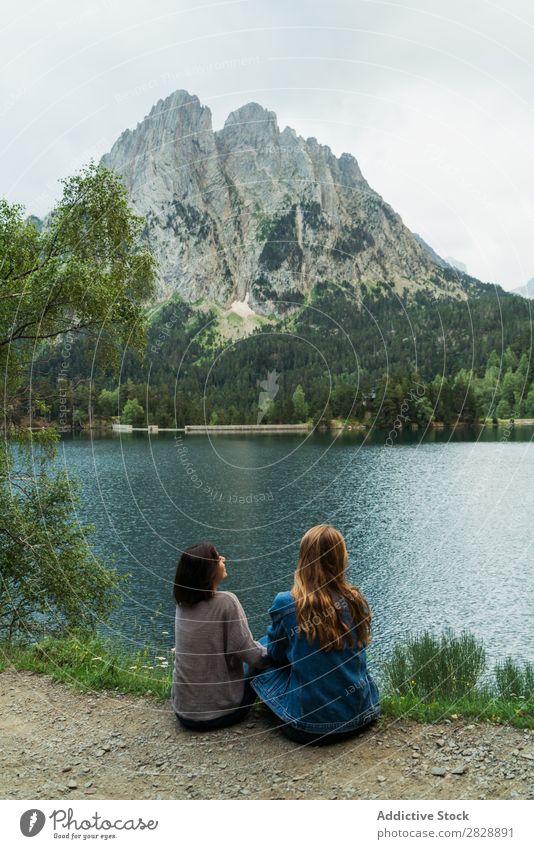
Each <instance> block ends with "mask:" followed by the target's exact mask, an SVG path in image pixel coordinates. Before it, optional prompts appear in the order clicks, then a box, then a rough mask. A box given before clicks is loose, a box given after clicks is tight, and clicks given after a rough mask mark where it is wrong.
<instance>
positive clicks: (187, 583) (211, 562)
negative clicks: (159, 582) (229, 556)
mask: <svg viewBox="0 0 534 849" xmlns="http://www.w3.org/2000/svg"><path fill="white" fill-rule="evenodd" d="M218 565H219V554H218V552H217V549H216V548H215V546H214V545H212V544H211V543H210V542H200V543H198V545H192V546H191V547H190V548H186V549H185V551H184V552H183V553H182V556H181V557H180V559H179V561H178V566H177V567H176V576H175V578H174V588H173V594H174V600H175V602H176V604H184V605H186V606H187V605H188V606H191V605H194V604H198V602H199V601H207V600H208V599H210V598H213V596H214V595H215V590H214V589H213V585H214V582H215V579H216V577H217V569H218Z"/></svg>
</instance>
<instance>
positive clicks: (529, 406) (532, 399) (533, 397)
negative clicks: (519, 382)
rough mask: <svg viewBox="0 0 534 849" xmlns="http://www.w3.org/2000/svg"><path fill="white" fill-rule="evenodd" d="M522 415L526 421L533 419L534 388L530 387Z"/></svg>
mask: <svg viewBox="0 0 534 849" xmlns="http://www.w3.org/2000/svg"><path fill="white" fill-rule="evenodd" d="M524 413H525V416H526V417H527V419H534V386H531V387H530V390H529V393H528V395H527V397H526V400H525V410H524Z"/></svg>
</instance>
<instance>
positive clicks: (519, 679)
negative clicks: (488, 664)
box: [495, 657, 534, 701]
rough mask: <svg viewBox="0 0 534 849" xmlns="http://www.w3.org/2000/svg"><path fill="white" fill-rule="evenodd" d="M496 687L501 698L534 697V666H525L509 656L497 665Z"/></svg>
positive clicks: (529, 698) (528, 699) (529, 664)
mask: <svg viewBox="0 0 534 849" xmlns="http://www.w3.org/2000/svg"><path fill="white" fill-rule="evenodd" d="M495 687H496V690H497V695H498V697H499V698H501V699H525V700H527V701H531V700H532V699H534V666H532V664H531V663H525V664H524V666H523V667H521V666H520V665H519V664H517V663H515V661H514V660H513V659H512V658H511V657H507V658H506V660H505V661H503V662H502V663H498V664H497V665H496V666H495Z"/></svg>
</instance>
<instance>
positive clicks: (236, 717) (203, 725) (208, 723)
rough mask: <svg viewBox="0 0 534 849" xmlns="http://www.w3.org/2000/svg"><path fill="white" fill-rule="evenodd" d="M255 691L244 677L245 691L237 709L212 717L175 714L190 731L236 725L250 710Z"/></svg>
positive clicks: (254, 698) (254, 699)
mask: <svg viewBox="0 0 534 849" xmlns="http://www.w3.org/2000/svg"><path fill="white" fill-rule="evenodd" d="M256 698H257V697H256V693H255V692H254V690H253V689H252V687H251V686H250V680H249V679H248V678H245V692H244V693H243V699H242V701H241V705H240V706H239V707H238V708H237V710H233V711H232V712H231V713H225V714H223V715H222V716H216V717H215V718H214V719H186V717H185V716H180V715H179V714H176V716H177V718H178V721H179V722H180V725H183V727H184V728H189V729H190V730H191V731H210V730H211V729H214V728H228V726H229V725H236V724H237V723H238V722H242V721H243V720H244V719H245V717H246V716H247V714H248V713H249V711H250V708H251V707H252V705H253V704H254V702H255V701H256Z"/></svg>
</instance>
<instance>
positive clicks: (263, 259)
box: [102, 91, 454, 313]
mask: <svg viewBox="0 0 534 849" xmlns="http://www.w3.org/2000/svg"><path fill="white" fill-rule="evenodd" d="M102 163H103V164H104V165H106V166H107V167H109V168H111V169H113V170H114V171H116V172H118V173H119V174H121V175H122V177H123V179H124V182H125V184H126V187H127V189H128V191H129V193H130V198H131V201H132V203H133V205H134V207H135V208H136V210H137V211H138V213H139V214H141V215H143V216H144V217H145V219H146V222H147V238H148V240H149V242H150V245H151V247H152V249H153V251H154V253H155V255H156V257H157V258H158V260H159V265H160V294H161V297H162V298H165V297H168V296H169V295H171V294H172V293H174V292H177V293H179V294H180V295H181V296H182V297H184V298H185V299H187V300H189V301H195V300H197V299H199V298H203V299H207V300H209V301H211V302H214V303H217V304H219V305H221V306H228V305H229V304H230V303H231V302H232V301H234V300H236V299H237V300H244V299H245V296H246V295H247V294H248V296H249V301H250V304H251V306H252V307H253V308H254V309H255V310H256V311H258V312H262V313H270V312H272V311H277V312H280V311H284V309H285V307H286V306H287V305H288V304H290V303H298V302H299V301H300V300H302V299H303V298H304V296H305V295H306V293H307V292H309V290H310V289H311V288H312V287H313V286H314V284H315V283H317V282H320V281H324V280H331V281H334V282H341V281H350V282H352V283H353V284H354V285H357V284H358V283H359V282H361V281H364V282H368V283H380V282H386V283H389V284H392V285H394V286H395V288H397V289H398V290H400V289H404V288H406V287H418V286H419V285H423V284H424V285H431V286H437V287H438V288H439V287H443V288H445V289H448V288H450V287H451V286H454V284H451V283H446V282H445V281H443V280H442V276H441V275H442V269H440V267H439V265H437V264H436V263H435V262H434V261H433V260H432V256H431V254H430V253H429V252H428V251H427V250H425V249H424V248H423V247H422V246H421V245H420V244H419V242H418V241H417V239H416V238H415V236H414V235H413V234H412V233H411V232H410V231H409V230H408V229H407V228H406V227H405V226H404V224H403V222H402V220H401V218H400V217H399V216H398V215H397V214H396V213H395V212H394V210H393V209H392V208H391V207H390V206H389V205H388V204H387V203H385V202H384V200H383V199H382V198H381V197H380V195H378V194H377V193H376V192H374V191H373V190H372V189H371V188H370V186H369V185H368V183H367V182H366V180H365V179H364V177H363V176H362V173H361V171H360V168H359V166H358V163H357V161H356V160H355V159H354V157H353V156H351V155H350V154H348V153H343V154H342V155H341V156H340V157H339V158H338V157H336V156H334V154H333V153H332V151H331V150H330V148H329V147H327V146H326V145H321V144H319V143H318V142H317V140H316V139H314V138H308V139H303V138H302V137H300V136H297V135H296V133H295V131H294V130H292V129H291V128H290V127H286V128H285V129H284V130H283V131H282V132H280V130H279V127H278V124H277V120H276V115H275V114H274V112H269V111H268V110H266V109H264V108H263V107H262V106H260V105H259V104H257V103H247V104H246V105H245V106H242V107H241V108H240V109H237V110H236V111H235V112H232V113H231V114H230V115H229V116H228V118H227V120H226V123H225V125H224V127H223V129H222V130H220V131H218V132H214V131H213V129H212V121H211V112H210V110H209V108H208V107H207V106H202V105H201V103H200V102H199V100H198V98H197V97H196V96H194V95H190V94H188V92H186V91H177V92H175V93H174V94H172V95H171V96H170V97H168V98H167V99H166V100H160V101H159V102H158V103H157V104H156V105H155V106H154V107H153V108H152V110H151V112H150V114H149V115H148V116H147V117H146V118H145V119H144V120H143V121H142V122H141V123H140V124H138V126H137V127H136V128H135V129H134V130H126V131H125V132H124V133H123V134H122V135H121V136H120V138H119V139H118V140H117V142H116V143H115V144H114V145H113V148H112V149H111V151H110V153H108V154H107V155H106V156H104V157H103V160H102Z"/></svg>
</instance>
